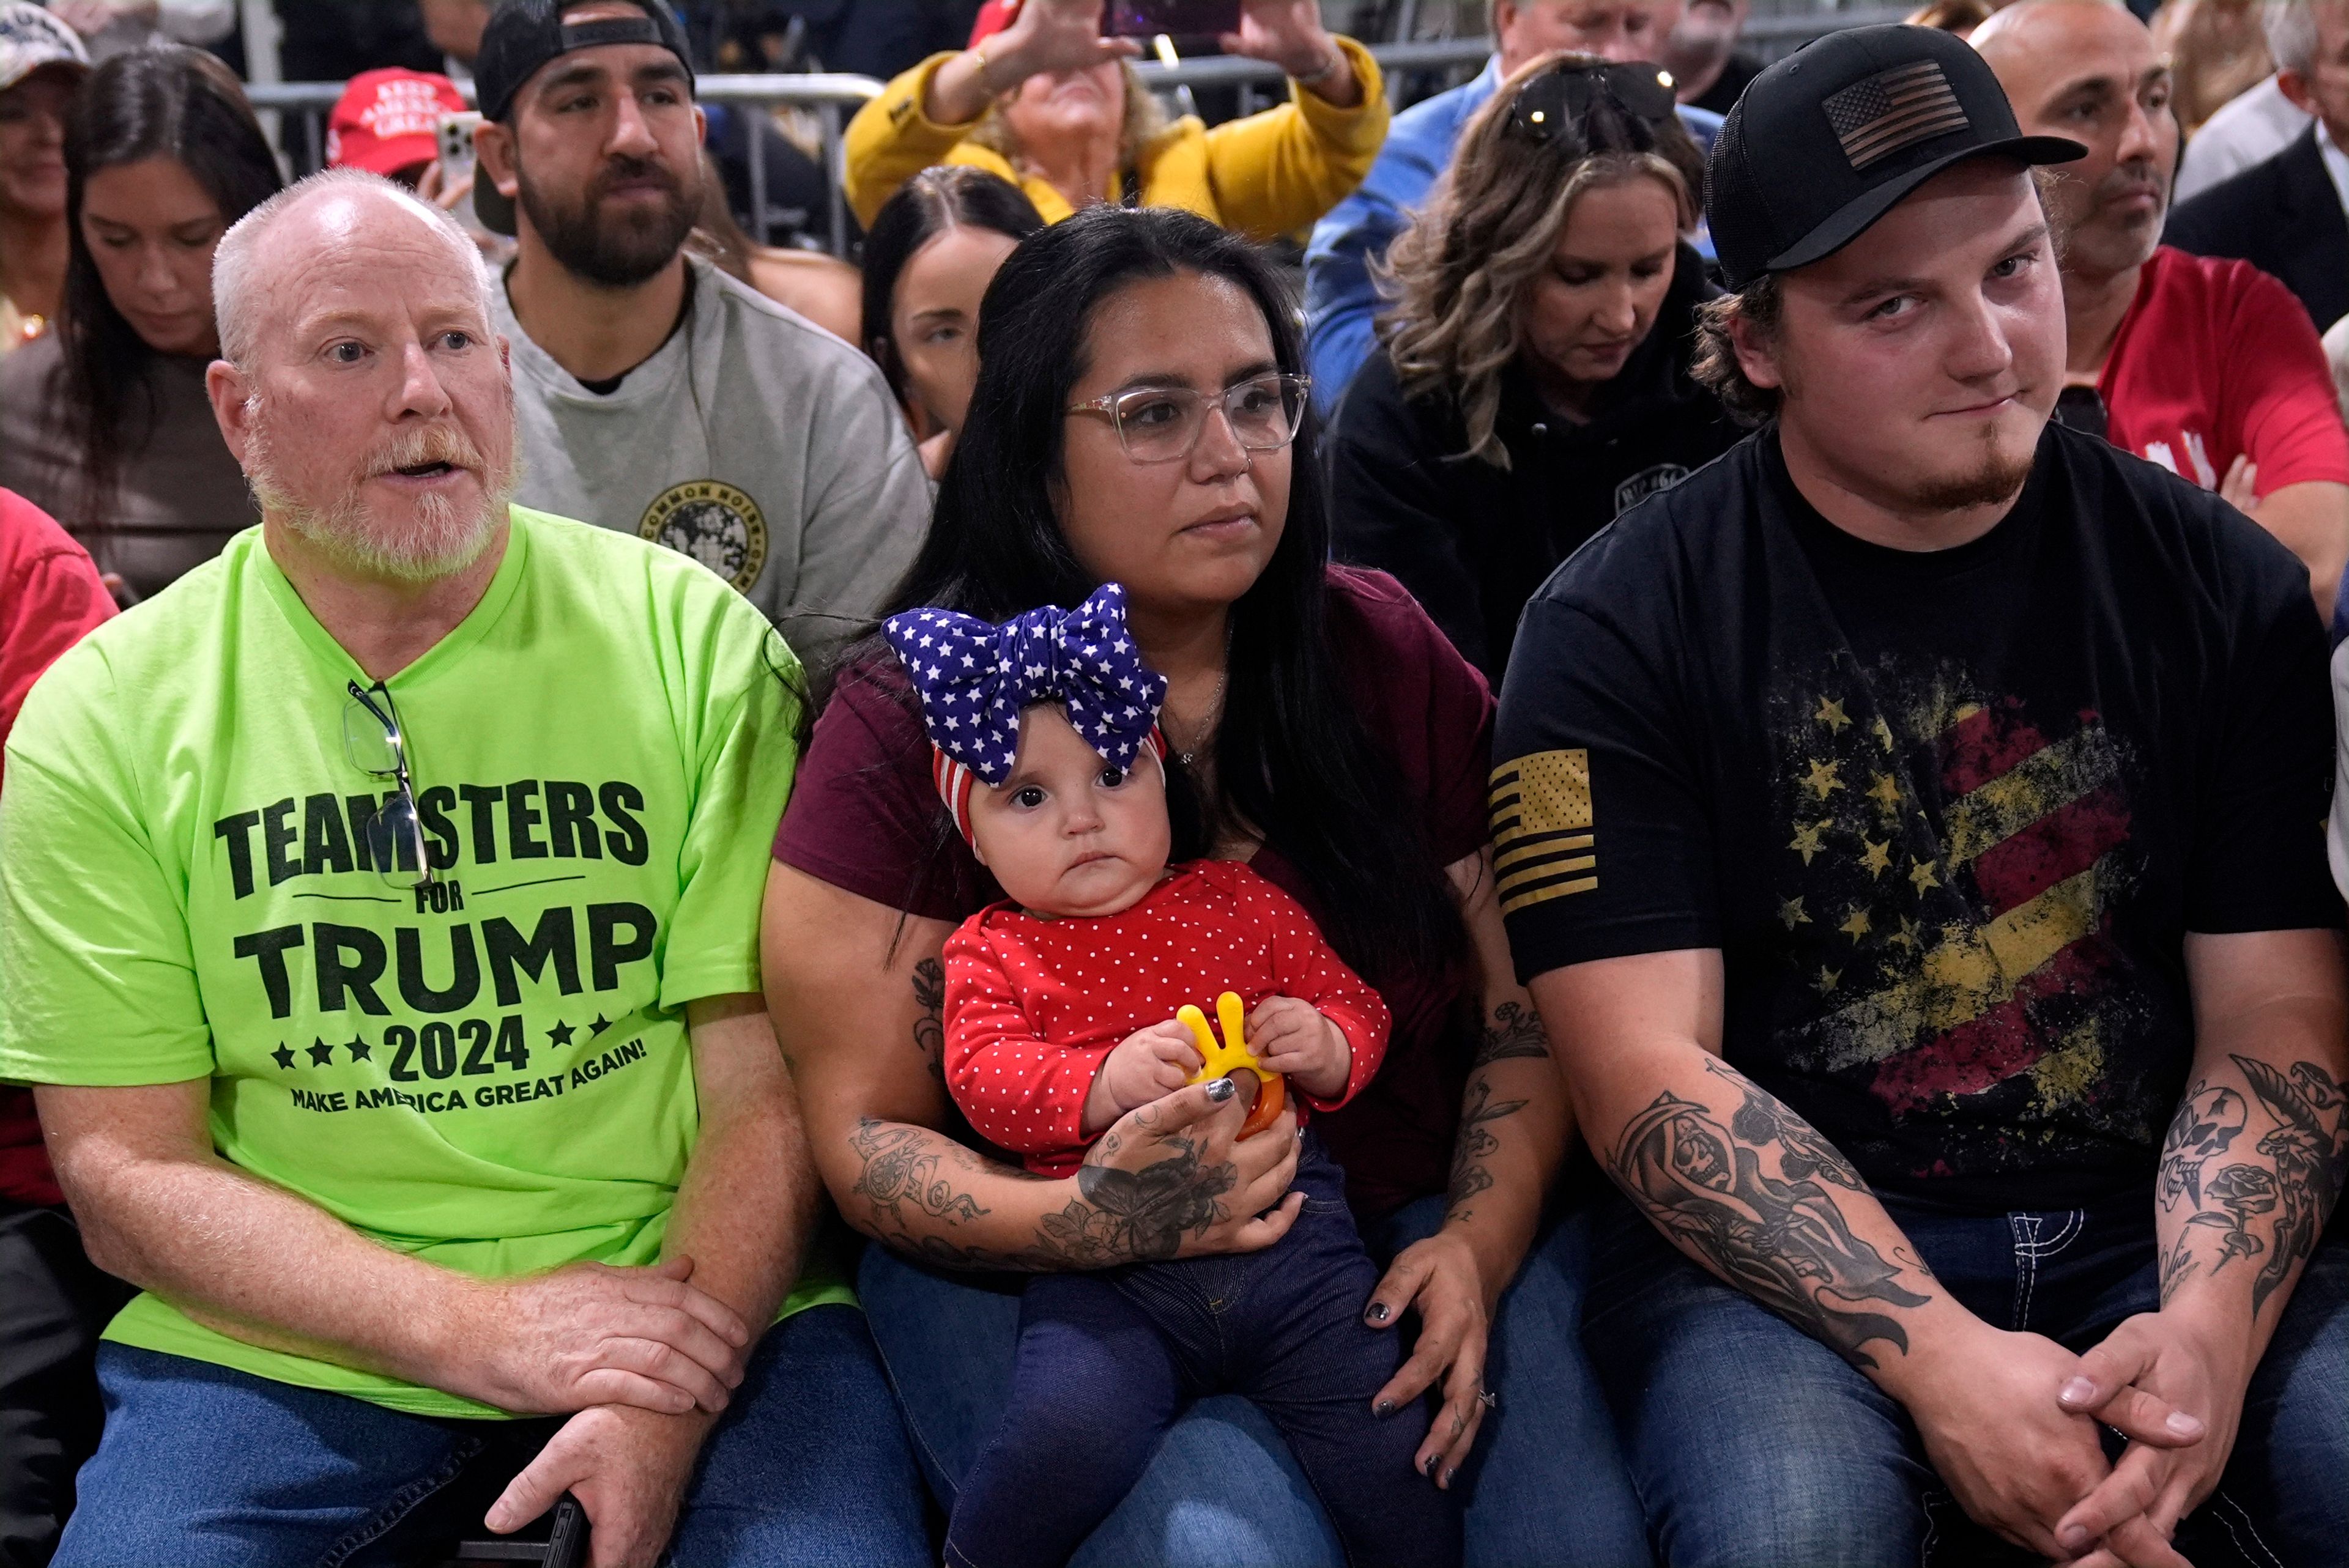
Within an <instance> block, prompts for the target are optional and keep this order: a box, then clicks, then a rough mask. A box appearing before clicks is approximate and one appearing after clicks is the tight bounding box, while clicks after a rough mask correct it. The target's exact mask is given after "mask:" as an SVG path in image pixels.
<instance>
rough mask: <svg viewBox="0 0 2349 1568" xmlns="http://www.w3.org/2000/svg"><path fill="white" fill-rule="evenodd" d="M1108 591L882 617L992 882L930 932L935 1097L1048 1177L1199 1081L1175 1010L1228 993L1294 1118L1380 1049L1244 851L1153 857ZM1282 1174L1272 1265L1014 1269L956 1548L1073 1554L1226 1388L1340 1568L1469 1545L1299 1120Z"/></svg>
mask: <svg viewBox="0 0 2349 1568" xmlns="http://www.w3.org/2000/svg"><path fill="white" fill-rule="evenodd" d="M1124 604H1125V596H1124V592H1123V590H1122V589H1121V588H1119V587H1118V586H1117V585H1116V584H1115V583H1111V584H1109V585H1108V586H1106V587H1103V588H1102V589H1101V590H1100V591H1099V592H1097V593H1094V594H1093V595H1092V597H1091V598H1090V599H1088V600H1086V601H1085V603H1083V604H1081V605H1080V606H1079V607H1078V608H1077V609H1075V610H1073V611H1061V610H1059V609H1057V608H1053V607H1050V606H1047V607H1046V608H1043V609H1040V610H1035V611H1031V612H1030V613H1029V614H1025V615H1022V616H1019V618H1018V619H1016V620H1014V621H1010V622H1009V623H1006V624H1003V625H1001V626H993V625H989V624H987V623H985V622H983V621H977V620H973V619H971V618H970V617H968V616H965V615H959V614H955V613H953V612H951V611H945V610H916V611H910V612H907V613H906V614H902V615H895V616H893V617H891V618H890V620H889V621H888V623H887V624H886V625H885V627H884V629H883V630H884V634H885V636H886V637H887V638H888V640H889V643H890V645H891V646H892V647H894V648H895V650H896V652H897V655H898V656H899V658H900V659H901V660H902V661H903V662H904V663H905V668H906V671H907V673H908V674H909V676H911V677H912V680H913V683H914V687H915V690H916V694H917V695H918V696H919V697H920V700H921V706H922V717H923V722H924V725H925V727H926V729H927V730H928V732H929V736H930V739H931V741H932V742H933V743H934V745H935V747H936V753H935V755H934V756H933V758H932V771H933V775H934V777H935V778H936V780H937V784H938V790H939V793H940V795H941V796H943V797H944V798H945V799H946V802H947V807H948V809H949V810H951V811H952V812H953V814H954V818H955V822H956V825H957V827H958V828H959V829H960V830H962V833H963V836H964V837H965V838H967V839H968V840H969V841H970V844H971V850H972V852H973V854H974V855H976V856H977V858H978V861H980V863H982V864H984V865H985V866H986V867H987V868H988V871H990V872H993V873H994V876H995V879H996V881H997V882H999V883H1000V884H1001V885H1002V887H1003V890H1004V892H1005V893H1006V894H1008V895H1009V896H1008V897H1007V898H1005V899H1004V900H1003V902H1001V903H996V904H993V905H990V906H989V907H988V908H987V909H984V910H981V911H980V912H979V913H977V914H975V915H973V916H971V917H970V919H968V920H967V921H965V922H964V923H963V924H962V926H961V928H960V929H959V930H957V932H956V933H955V934H954V935H953V936H952V937H950V938H948V939H947V944H946V965H947V994H946V1016H945V1023H946V1053H945V1066H946V1075H947V1088H949V1089H950V1090H951V1091H952V1093H953V1095H954V1098H955V1102H956V1104H957V1105H958V1106H960V1107H961V1108H962V1110H963V1113H964V1115H966V1116H967V1117H968V1118H969V1119H970V1123H971V1125H972V1126H973V1127H974V1128H975V1129H977V1130H978V1131H979V1132H980V1133H981V1134H982V1135H984V1136H985V1137H987V1138H988V1139H989V1140H993V1141H994V1142H995V1143H997V1144H999V1145H1000V1146H1002V1147H1003V1148H1006V1149H1009V1150H1016V1151H1018V1152H1019V1154H1020V1155H1021V1156H1022V1157H1023V1159H1024V1160H1025V1161H1026V1163H1027V1165H1028V1168H1029V1169H1030V1170H1031V1171H1037V1172H1039V1173H1041V1174H1047V1175H1055V1176H1058V1175H1065V1174H1067V1173H1068V1172H1070V1171H1074V1170H1076V1169H1078V1167H1079V1166H1080V1165H1081V1164H1082V1162H1083V1159H1084V1151H1085V1148H1086V1146H1087V1145H1088V1144H1089V1143H1091V1142H1092V1140H1094V1139H1095V1138H1098V1137H1099V1136H1100V1135H1101V1134H1102V1131H1103V1130H1106V1129H1107V1128H1108V1127H1109V1125H1110V1124H1111V1123H1112V1122H1113V1121H1115V1120H1116V1119H1118V1118H1119V1117H1121V1116H1123V1115H1124V1114H1125V1113H1126V1112H1127V1111H1130V1110H1133V1109H1135V1108H1137V1107H1139V1106H1143V1105H1147V1104H1149V1103H1150V1102H1151V1101H1153V1100H1154V1099H1158V1098H1159V1097H1161V1096H1163V1095H1165V1094H1168V1093H1171V1092H1173V1091H1174V1090H1175V1089H1178V1088H1182V1087H1183V1086H1184V1085H1185V1084H1187V1083H1189V1082H1190V1081H1191V1080H1192V1079H1193V1078H1195V1076H1197V1074H1198V1073H1199V1072H1200V1071H1201V1069H1202V1068H1203V1066H1204V1058H1203V1057H1202V1056H1201V1054H1200V1050H1199V1047H1198V1039H1197V1037H1196V1036H1195V1034H1194V1032H1193V1030H1192V1029H1191V1027H1190V1026H1187V1025H1185V1023H1183V1022H1181V1021H1179V1020H1178V1019H1177V1018H1176V1016H1175V1014H1176V1011H1177V1009H1178V1008H1180V1007H1182V1006H1185V1004H1190V1005H1195V1006H1198V1007H1200V1008H1202V1009H1203V1010H1206V1011H1207V1012H1210V1013H1212V1012H1214V1011H1215V1004H1216V998H1217V997H1218V996H1219V995H1222V994H1223V993H1225V992H1233V993H1236V994H1237V995H1238V996H1239V998H1240V1000H1241V1002H1242V1004H1243V1005H1244V1007H1245V1009H1246V1017H1247V1028H1246V1034H1247V1045H1248V1047H1249V1048H1250V1049H1252V1050H1253V1051H1254V1052H1255V1054H1256V1056H1257V1060H1258V1062H1259V1063H1260V1065H1261V1066H1262V1068H1264V1069H1265V1070H1266V1071H1268V1072H1271V1073H1278V1074H1281V1075H1284V1077H1285V1078H1286V1081H1287V1083H1288V1085H1289V1086H1291V1087H1292V1088H1294V1090H1295V1094H1294V1096H1293V1097H1292V1098H1293V1099H1297V1100H1299V1101H1301V1102H1302V1103H1300V1104H1299V1105H1298V1109H1297V1114H1298V1118H1299V1124H1300V1125H1302V1124H1303V1123H1304V1121H1305V1120H1306V1119H1307V1118H1308V1115H1309V1108H1310V1109H1320V1110H1333V1109H1337V1108H1338V1107H1339V1106H1340V1105H1342V1104H1344V1103H1345V1102H1346V1101H1347V1100H1348V1099H1350V1098H1351V1097H1352V1096H1353V1095H1354V1094H1355V1093H1356V1092H1357V1091H1359V1090H1360V1089H1361V1088H1362V1086H1363V1085H1365V1084H1367V1083H1368V1082H1369V1081H1370V1079H1371V1076H1372V1075H1373V1074H1374V1073H1376V1072H1377V1070H1378V1066H1379V1060H1380V1057H1381V1055H1382V1053H1383V1052H1384V1050H1385V1048H1386V1039H1387V1030H1388V1016H1387V1009H1386V1005H1385V1004H1384V1003H1383V1002H1381V1000H1380V998H1379V995H1378V993H1377V992H1375V991H1373V990H1371V988H1370V987H1369V986H1368V985H1365V984H1363V982H1362V981H1361V978H1360V977H1359V976H1357V975H1355V974H1354V973H1353V971H1351V970H1350V969H1349V968H1348V967H1347V966H1346V965H1345V963H1344V962H1343V961H1342V960H1341V959H1340V958H1339V957H1338V955H1337V954H1335V953H1334V952H1332V951H1331V950H1330V946H1329V944H1328V943H1327V942H1325V941H1324V940H1323V939H1322V937H1321V934H1320V933H1319V931H1317V930H1316V929H1315V928H1314V925H1313V923H1312V921H1311V919H1310V918H1309V916H1308V915H1307V914H1306V913H1305V912H1304V910H1303V909H1302V908H1300V907H1299V905H1298V903H1297V902H1296V900H1294V899H1292V898H1291V897H1289V896H1288V894H1287V893H1285V892H1282V891H1281V890H1280V889H1278V888H1277V887H1275V886H1274V885H1273V884H1272V883H1271V882H1268V881H1266V880H1265V879H1264V878H1262V877H1260V876H1258V875H1257V874H1256V873H1255V872H1252V871H1250V870H1248V869H1247V867H1246V866H1245V865H1241V864H1237V863H1234V862H1230V861H1193V862H1191V863H1188V864H1185V865H1182V866H1176V867H1171V868H1170V867H1169V866H1168V865H1167V863H1166V862H1167V857H1168V855H1169V853H1170V851H1171V847H1172V846H1171V841H1172V836H1173V835H1172V830H1171V829H1170V827H1169V824H1168V818H1167V810H1166V773H1165V763H1164V740H1163V739H1162V738H1160V737H1159V735H1158V732H1157V729H1156V721H1157V716H1158V707H1159V704H1160V703H1161V702H1162V701H1163V700H1164V696H1165V690H1166V682H1165V679H1164V677H1163V676H1159V675H1157V674H1155V673H1154V672H1153V671H1151V670H1150V669H1149V668H1148V667H1147V666H1146V665H1143V663H1142V661H1141V656H1140V655H1139V653H1138V652H1137V651H1136V650H1135V648H1134V645H1133V638H1132V637H1131V636H1130V635H1128V634H1127V632H1126V627H1125V610H1124ZM1295 1187H1296V1189H1297V1190H1298V1191H1301V1192H1302V1193H1303V1194H1304V1207H1303V1208H1302V1210H1301V1211H1300V1212H1299V1215H1298V1219H1297V1222H1296V1223H1295V1224H1294V1225H1293V1226H1292V1227H1291V1228H1290V1230H1289V1231H1288V1234H1287V1235H1285V1236H1283V1237H1282V1238H1281V1240H1279V1241H1278V1242H1277V1243H1274V1244H1273V1245H1272V1246H1270V1247H1268V1248H1267V1249H1265V1250H1264V1251H1262V1252H1258V1253H1247V1254H1239V1255H1225V1256H1209V1257H1198V1258H1189V1259H1182V1260H1178V1261H1168V1262H1160V1263H1147V1264H1125V1265H1122V1266H1119V1267H1115V1268H1110V1269H1105V1270H1102V1271H1100V1272H1098V1273H1091V1274H1039V1275H1037V1276H1035V1277H1034V1278H1032V1279H1031V1280H1030V1282H1029V1284H1028V1286H1027V1290H1026V1292H1025V1294H1024V1295H1022V1297H1021V1301H1020V1313H1019V1350H1018V1355H1017V1359H1016V1361H1015V1363H1014V1367H1013V1372H1012V1386H1011V1390H1010V1397H1009V1402H1008V1404H1007V1407H1006V1408H1005V1411H1004V1415H1003V1420H1002V1424H1001V1425H1000V1426H999V1428H998V1429H997V1430H996V1432H995V1434H994V1436H993V1438H992V1439H990V1440H989V1442H988V1446H987V1448H986V1449H985V1450H984V1451H983V1452H982V1453H981V1454H980V1455H979V1457H978V1461H977V1462H976V1464H975V1465H974V1466H973V1467H972V1469H971V1470H970V1473H969V1474H968V1476H967V1477H966V1478H965V1479H964V1480H963V1483H962V1485H961V1488H960V1490H959V1491H958V1492H957V1497H956V1501H955V1505H954V1513H953V1518H952V1520H951V1521H950V1522H949V1524H948V1527H947V1552H946V1555H947V1562H948V1563H951V1564H956V1565H957V1568H1015V1565H1019V1568H1026V1565H1034V1564H1059V1563H1065V1562H1066V1561H1067V1560H1068V1558H1069V1556H1070V1554H1071V1553H1073V1552H1074V1551H1075V1550H1076V1549H1077V1548H1078V1546H1080V1545H1081V1543H1082V1542H1084V1540H1085V1538H1086V1537H1087V1536H1088V1535H1090V1534H1091V1533H1092V1531H1093V1529H1094V1527H1095V1526H1097V1525H1098V1524H1100V1523H1101V1522H1102V1520H1103V1519H1105V1518H1106V1517H1108V1515H1109V1513H1110V1511H1112V1509H1114V1508H1115V1507H1116V1506H1117V1504H1118V1503H1119V1501H1121V1500H1123V1498H1124V1496H1125V1494H1126V1492H1127V1491H1129V1490H1130V1489H1131V1488H1132V1487H1133V1483H1134V1481H1135V1480H1138V1479H1139V1478H1140V1477H1141V1475H1142V1473H1143V1470H1144V1469H1145V1468H1146V1467H1147V1465H1148V1464H1149V1461H1150V1458H1151V1455H1152V1454H1153V1453H1154V1451H1155V1449H1156V1448H1157V1446H1158V1443H1159V1440H1160V1439H1162V1438H1164V1436H1165V1434H1166V1431H1167V1429H1168V1428H1169V1427H1170V1426H1172V1425H1173V1423H1174V1418H1175V1417H1176V1415H1177V1414H1178V1413H1179V1412H1180V1410H1181V1408H1182V1407H1183V1405H1184V1404H1185V1402H1186V1401H1188V1400H1191V1399H1195V1398H1200V1397H1202V1396H1205V1395H1208V1394H1215V1393H1226V1392H1229V1393H1239V1394H1245V1395H1247V1397H1248V1398H1250V1399H1252V1400H1254V1401H1255V1402H1256V1404H1257V1406H1259V1407H1260V1408H1262V1409H1263V1410H1264V1412H1265V1413H1266V1415H1267V1416H1268V1417H1269V1418H1271V1420H1272V1422H1273V1424H1274V1425H1275V1426H1276V1427H1278V1429H1279V1430H1280V1433H1281V1435H1282V1437H1283V1438H1284V1439H1286V1440H1287V1442H1288V1448H1289V1450H1290V1452H1291V1453H1292V1454H1294V1455H1295V1457H1296V1460H1297V1462H1298V1464H1299V1467H1300V1468H1301V1469H1302V1470H1304V1472H1305V1476H1306V1479H1307V1480H1308V1481H1309V1482H1310V1484H1311V1485H1312V1487H1313V1490H1314V1492H1315V1494H1316V1495H1317V1496H1318V1497H1319V1500H1320V1501H1321V1503H1322V1505H1323V1507H1324V1508H1325V1510H1326V1511H1328V1513H1329V1515H1330V1522H1332V1523H1333V1524H1334V1525H1335V1526H1336V1528H1337V1531H1338V1534H1339V1536H1340V1540H1341V1541H1342V1542H1343V1544H1344V1546H1345V1550H1346V1555H1347V1558H1348V1561H1349V1562H1350V1563H1354V1564H1357V1565H1358V1568H1359V1565H1361V1564H1367V1563H1422V1564H1439V1565H1440V1564H1445V1563H1457V1562H1458V1561H1459V1557H1460V1524H1459V1516H1458V1514H1457V1512H1456V1511H1455V1507H1454V1502H1453V1501H1452V1500H1451V1498H1450V1496H1449V1494H1447V1493H1444V1492H1441V1491H1437V1490H1436V1489H1435V1488H1433V1486H1430V1485H1428V1484H1426V1483H1425V1482H1424V1481H1421V1482H1419V1483H1417V1484H1413V1476H1412V1474H1411V1470H1412V1457H1413V1452H1414V1450H1415V1449H1417V1448H1418V1446H1419V1444H1420V1442H1421V1440H1422V1439H1423V1438H1424V1437H1425V1436H1426V1434H1427V1420H1428V1417H1427V1412H1426V1410H1425V1408H1424V1407H1423V1406H1422V1405H1420V1404H1418V1403H1416V1402H1415V1403H1413V1404H1412V1405H1410V1406H1407V1407H1405V1408H1402V1409H1398V1410H1395V1411H1393V1412H1392V1413H1391V1414H1386V1415H1380V1414H1378V1413H1376V1412H1374V1411H1373V1410H1372V1408H1371V1400H1372V1398H1373V1397H1374V1396H1375V1395H1376V1393H1377V1392H1378V1390H1379V1389H1380V1388H1381V1387H1383V1386H1384V1385H1385V1383H1386V1382H1387V1380H1388V1379H1389V1378H1390V1377H1392V1376H1393V1375H1394V1372H1395V1368H1396V1367H1397V1365H1398V1363H1399V1361H1400V1358H1401V1351H1400V1348H1399V1346H1398V1344H1397V1341H1396V1339H1395V1337H1394V1336H1392V1334H1387V1333H1381V1332H1379V1331H1377V1330H1373V1329H1371V1327H1369V1326H1366V1325H1365V1324H1364V1323H1363V1322H1362V1320H1361V1311H1362V1307H1363V1305H1364V1304H1365V1303H1366V1302H1367V1301H1368V1300H1369V1298H1370V1295H1371V1290H1372V1289H1373V1288H1374V1287H1375V1286H1376V1285H1377V1284H1378V1270H1377V1268H1376V1267H1375V1265H1373V1264H1372V1263H1371V1259H1370V1255H1369V1253H1367V1252H1366V1251H1365V1250H1364V1248H1363V1245H1362V1241H1361V1236H1360V1235H1359V1234H1357V1233H1356V1232H1355V1229H1354V1224H1353V1221H1352V1218H1351V1216H1350V1213H1349V1212H1348V1210H1347V1207H1346V1202H1345V1180H1344V1174H1343V1172H1341V1171H1340V1170H1339V1169H1338V1167H1337V1165H1336V1164H1335V1163H1334V1162H1333V1161H1330V1158H1329V1157H1328V1155H1327V1154H1325V1153H1324V1152H1323V1151H1322V1150H1321V1147H1320V1142H1319V1138H1318V1137H1316V1136H1314V1135H1313V1134H1311V1133H1310V1132H1306V1133H1304V1134H1303V1135H1302V1147H1301V1149H1300V1152H1299V1160H1298V1164H1297V1175H1296V1179H1295ZM1159 1207H1160V1208H1161V1209H1164V1208H1165V1207H1166V1205H1165V1204H1164V1202H1161V1204H1160V1205H1159ZM1129 1217H1130V1218H1133V1219H1139V1220H1141V1221H1143V1222H1146V1223H1149V1224H1153V1225H1155V1226H1157V1227H1158V1228H1159V1229H1160V1230H1162V1231H1163V1232H1164V1234H1162V1235H1158V1236H1156V1237H1155V1238H1154V1242H1155V1243H1156V1244H1157V1245H1159V1246H1160V1247H1161V1248H1162V1249H1163V1251H1164V1254H1165V1255H1166V1256H1167V1257H1168V1258H1170V1259H1171V1258H1172V1257H1173V1253H1174V1250H1175V1249H1176V1247H1177V1246H1178V1245H1179V1244H1180V1243H1181V1242H1182V1241H1183V1239H1184V1238H1185V1235H1187V1234H1189V1233H1192V1231H1193V1230H1194V1229H1196V1228H1204V1225H1205V1223H1206V1219H1207V1216H1206V1214H1193V1213H1190V1212H1161V1213H1157V1214H1149V1213H1137V1214H1136V1215H1133V1216H1129Z"/></svg>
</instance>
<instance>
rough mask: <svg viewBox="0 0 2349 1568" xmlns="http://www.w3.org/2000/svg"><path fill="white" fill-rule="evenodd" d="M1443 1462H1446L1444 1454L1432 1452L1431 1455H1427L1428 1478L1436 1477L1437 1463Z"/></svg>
mask: <svg viewBox="0 0 2349 1568" xmlns="http://www.w3.org/2000/svg"><path fill="white" fill-rule="evenodd" d="M1443 1462H1444V1456H1443V1455H1442V1454H1430V1455H1428V1456H1427V1479H1428V1480H1434V1479H1435V1467H1436V1466H1437V1465H1439V1464H1442V1463H1443Z"/></svg>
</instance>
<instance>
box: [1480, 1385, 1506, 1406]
mask: <svg viewBox="0 0 2349 1568" xmlns="http://www.w3.org/2000/svg"><path fill="white" fill-rule="evenodd" d="M1476 1402H1477V1403H1478V1404H1480V1405H1482V1406H1484V1407H1485V1408H1486V1409H1488V1410H1497V1409H1499V1408H1501V1397H1500V1396H1499V1395H1498V1394H1495V1393H1494V1392H1493V1390H1491V1389H1490V1388H1487V1387H1485V1386H1484V1385H1483V1384H1481V1383H1480V1384H1478V1385H1477V1386H1476Z"/></svg>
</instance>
